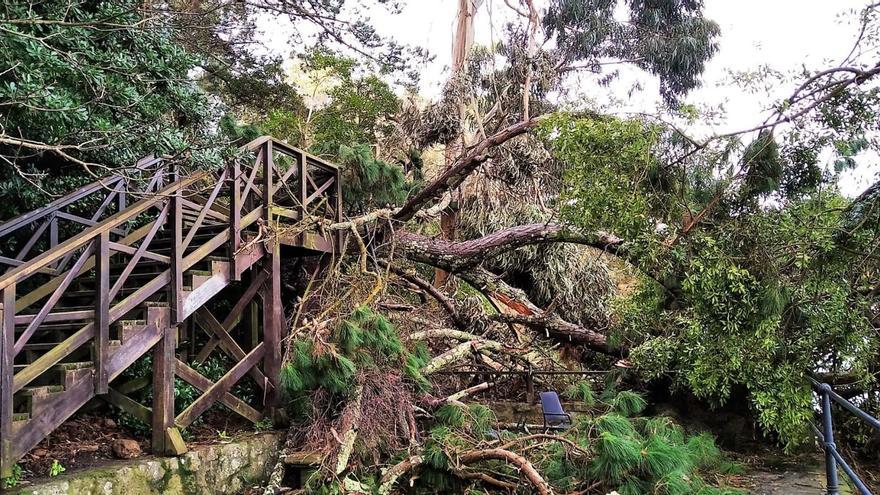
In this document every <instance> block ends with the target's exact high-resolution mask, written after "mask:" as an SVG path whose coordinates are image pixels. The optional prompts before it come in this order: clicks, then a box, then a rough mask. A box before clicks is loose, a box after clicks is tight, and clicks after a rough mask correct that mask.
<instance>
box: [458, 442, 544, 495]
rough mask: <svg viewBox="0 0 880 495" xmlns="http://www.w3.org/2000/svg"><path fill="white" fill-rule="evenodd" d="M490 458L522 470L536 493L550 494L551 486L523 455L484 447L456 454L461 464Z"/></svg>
mask: <svg viewBox="0 0 880 495" xmlns="http://www.w3.org/2000/svg"><path fill="white" fill-rule="evenodd" d="M490 459H497V460H501V461H507V462H509V463H511V464H513V465H514V466H516V467H517V468H518V469H519V470H520V472H522V473H523V474H524V475H525V477H526V479H527V480H529V482H530V483H531V484H532V486H534V487H535V490H536V492H537V493H540V494H541V495H552V494H553V488H551V487H550V485H549V484H548V483H547V482H546V481H544V478H543V477H542V476H541V474H540V473H538V471H537V470H536V469H535V467H534V466H532V463H531V462H529V460H528V459H526V458H525V457H523V456H521V455H519V454H516V453H513V452H511V451H509V450H504V449H484V450H470V451H467V452H465V453H463V454H461V455H460V456H458V460H459V461H460V462H461V463H462V464H473V463H475V462H480V461H486V460H490Z"/></svg>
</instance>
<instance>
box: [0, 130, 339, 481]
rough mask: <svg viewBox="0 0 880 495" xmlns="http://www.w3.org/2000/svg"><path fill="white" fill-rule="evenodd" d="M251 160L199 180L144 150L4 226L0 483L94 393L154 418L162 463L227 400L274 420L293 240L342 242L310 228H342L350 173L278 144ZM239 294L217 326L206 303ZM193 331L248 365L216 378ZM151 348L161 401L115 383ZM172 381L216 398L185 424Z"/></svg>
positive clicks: (0, 234)
mask: <svg viewBox="0 0 880 495" xmlns="http://www.w3.org/2000/svg"><path fill="white" fill-rule="evenodd" d="M242 153H243V155H244V156H245V157H246V158H245V159H240V160H234V161H233V162H231V163H230V164H229V165H228V166H227V167H226V168H224V169H223V170H221V171H219V172H217V173H208V172H195V173H191V174H187V175H182V174H180V173H179V172H178V164H177V163H174V162H172V161H171V160H169V159H166V158H161V157H147V158H144V159H142V160H141V161H139V162H138V163H137V164H136V166H135V167H133V168H132V169H131V170H126V171H125V174H126V175H116V176H111V177H106V178H104V179H102V180H100V181H98V182H96V183H93V184H88V185H86V186H83V187H81V188H79V189H77V190H76V191H73V192H72V193H70V194H68V195H67V196H65V197H63V198H59V199H58V200H55V201H53V202H52V203H50V204H48V205H46V206H45V207H43V208H40V209H38V210H34V211H32V212H28V213H26V214H24V215H21V216H19V217H17V218H14V219H12V220H10V221H8V222H6V223H3V224H0V269H3V266H4V265H5V267H6V268H5V273H4V274H2V275H0V291H2V299H0V303H2V306H0V476H8V475H9V474H10V473H11V469H12V466H13V465H14V463H15V462H16V461H17V460H18V459H19V458H21V457H22V456H23V455H24V454H26V453H27V452H28V451H29V450H30V449H32V448H33V447H34V446H35V445H36V444H37V443H39V442H40V441H41V440H42V439H44V438H45V437H46V436H47V435H49V434H50V433H51V432H52V431H53V430H54V429H56V428H58V426H59V425H61V423H63V422H64V421H65V420H66V419H67V418H69V417H70V416H71V415H73V414H74V413H76V412H77V411H78V410H79V409H80V408H81V407H83V406H84V405H85V404H86V403H87V402H89V401H91V400H93V399H94V398H96V397H98V398H101V399H104V400H106V401H107V402H110V403H112V404H114V405H116V406H118V407H121V408H123V409H124V410H126V411H129V412H131V413H132V414H134V415H135V416H136V417H139V418H141V419H144V420H145V421H150V422H151V423H152V426H153V449H154V451H156V452H157V453H162V454H179V453H182V452H183V451H185V445H183V443H182V440H181V439H180V434H179V428H185V427H187V426H189V425H190V424H191V423H192V422H193V421H195V419H197V418H198V416H199V415H201V414H202V413H204V412H205V411H206V410H207V409H208V408H210V406H211V405H213V404H215V403H222V404H223V405H225V406H226V407H228V408H229V409H231V410H233V411H235V412H237V413H239V414H241V415H242V416H244V417H246V418H247V419H249V420H251V421H255V422H256V421H259V420H260V419H261V418H263V417H264V415H265V414H271V413H272V410H273V407H274V406H275V405H276V397H275V388H276V386H277V380H278V373H279V367H280V356H281V349H280V342H281V337H282V335H281V331H282V330H281V327H282V324H283V322H282V317H283V311H282V307H281V296H280V256H281V255H282V246H291V247H290V248H285V251H284V252H285V253H292V254H294V255H300V254H320V253H328V252H334V251H335V250H337V249H338V246H339V245H340V239H339V237H338V236H336V235H329V234H326V233H323V232H317V231H315V230H313V229H309V228H306V227H303V225H304V223H305V222H301V220H303V219H305V218H307V217H308V218H309V219H314V218H326V219H329V220H334V221H338V220H340V219H341V213H342V211H341V210H342V203H341V188H340V182H339V180H340V176H339V170H338V169H337V168H336V167H335V166H333V165H331V164H328V163H325V162H323V161H321V160H319V159H317V158H315V157H313V156H310V155H308V154H307V153H305V152H303V151H301V150H298V149H295V148H292V147H290V146H287V145H285V144H284V143H280V142H278V141H275V140H273V139H272V138H269V137H263V138H259V139H257V140H255V141H253V142H251V143H249V144H247V145H245V146H244V147H243V148H242ZM310 224H314V222H310ZM242 279H244V281H243V282H244V283H237V282H239V281H242ZM226 289H229V290H231V291H238V292H237V293H236V297H237V300H236V301H235V303H234V304H233V307H232V309H231V310H230V311H229V313H228V314H227V315H226V316H225V317H224V318H223V319H222V320H220V319H218V318H217V317H216V316H215V315H213V314H212V313H211V312H210V311H209V310H207V309H206V306H205V305H206V303H208V302H209V301H211V300H212V299H213V298H215V296H217V295H218V294H219V293H220V292H221V291H224V290H226ZM260 301H262V302H261V303H260ZM258 304H261V307H262V313H263V318H262V324H261V325H259V324H258V323H255V321H251V322H250V324H251V325H252V326H255V328H252V329H251V330H252V332H250V335H252V336H254V335H256V336H258V340H254V338H251V340H250V341H249V342H245V339H242V338H235V337H234V336H233V335H232V334H233V329H234V328H235V327H236V325H238V324H240V323H241V321H242V320H243V318H242V314H243V313H244V311H245V310H246V309H247V308H251V310H252V311H253V314H254V315H256V314H257V305H258ZM252 320H255V318H252ZM188 327H200V328H202V329H203V330H204V331H205V332H206V333H208V334H209V335H210V336H211V339H210V341H209V342H208V344H209V345H210V346H213V347H210V348H208V347H209V346H206V349H203V351H204V352H203V353H200V354H203V355H206V354H208V353H210V352H213V349H215V348H217V349H220V350H221V351H222V352H225V353H226V354H228V355H229V356H230V357H231V358H232V361H233V362H234V363H235V364H234V365H233V366H232V368H231V369H230V370H228V372H227V373H226V375H224V376H223V377H222V378H220V379H219V380H217V381H216V382H212V381H211V380H209V379H207V378H206V377H204V376H202V375H200V374H198V373H197V372H196V371H195V370H193V369H192V368H191V367H190V366H189V365H188V364H187V363H185V362H184V361H182V360H181V359H178V356H177V354H176V352H175V349H176V345H177V341H178V331H179V330H180V329H182V328H188ZM256 327H259V328H256ZM147 352H153V378H152V387H153V398H154V399H153V404H152V405H151V406H152V407H147V406H145V405H142V404H137V403H136V402H135V401H133V400H132V399H130V398H129V397H127V396H126V395H125V394H124V393H122V392H120V391H118V390H116V389H115V388H114V387H116V384H114V380H115V379H116V378H117V377H119V376H120V374H122V372H123V371H125V370H126V368H128V367H130V366H131V365H132V364H133V363H134V362H135V361H136V360H137V359H138V358H140V357H141V356H143V355H144V354H146V353H147ZM246 375H250V376H251V377H252V378H254V381H255V382H256V383H257V385H258V386H260V387H261V388H262V389H263V391H264V393H263V396H264V400H263V403H261V404H247V403H245V402H244V401H242V400H241V399H239V398H237V397H235V396H234V395H232V394H231V393H230V390H231V389H232V386H233V385H235V384H236V383H237V382H238V381H239V380H240V379H242V378H243V377H244V376H246ZM175 376H177V377H179V378H181V379H183V380H185V381H187V382H189V383H191V384H192V385H193V386H194V387H196V388H197V389H199V390H201V391H202V392H203V394H202V395H201V396H200V397H199V398H198V399H196V401H195V402H194V403H193V404H192V405H190V406H189V407H187V408H186V409H185V410H184V411H182V412H181V413H180V414H178V415H177V416H175V415H174V394H173V386H174V378H175ZM258 408H259V409H258Z"/></svg>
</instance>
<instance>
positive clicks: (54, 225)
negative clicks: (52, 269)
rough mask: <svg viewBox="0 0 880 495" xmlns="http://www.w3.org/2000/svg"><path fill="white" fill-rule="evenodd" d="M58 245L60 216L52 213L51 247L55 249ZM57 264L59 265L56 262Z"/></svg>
mask: <svg viewBox="0 0 880 495" xmlns="http://www.w3.org/2000/svg"><path fill="white" fill-rule="evenodd" d="M57 245H58V218H57V217H56V216H55V214H54V213H53V214H52V223H50V224H49V249H55V246H57ZM55 266H58V264H57V263H56V264H55Z"/></svg>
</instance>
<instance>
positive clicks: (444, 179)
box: [393, 117, 541, 222]
mask: <svg viewBox="0 0 880 495" xmlns="http://www.w3.org/2000/svg"><path fill="white" fill-rule="evenodd" d="M540 121H541V117H534V118H531V119H529V120H525V121H522V122H518V123H516V124H513V125H511V126H509V127H506V128H504V129H502V130H500V131H498V132H496V133H495V134H493V135H491V136H489V137H487V138H486V139H483V140H482V141H480V142H478V143H476V144H475V145H473V146H471V147H469V148H468V149H467V150H466V151H465V153H464V155H462V156H460V157H459V158H458V159H457V160H455V161H454V162H453V163H452V165H451V166H450V167H448V168H447V169H446V170H445V171H444V172H443V173H442V174H440V176H438V177H437V178H436V179H434V180H433V181H431V183H430V184H428V185H427V186H425V187H424V188H423V189H422V190H421V191H419V192H418V193H416V195H415V196H413V197H412V198H410V199H409V201H407V202H406V204H405V205H403V207H402V208H401V209H400V210H398V211H397V212H396V213H395V214H394V216H393V218H394V219H395V220H399V221H401V222H406V221H409V220H411V219H412V218H413V217H414V216H415V215H416V212H418V211H419V210H420V209H422V208H423V207H424V206H425V205H427V204H428V203H430V202H431V201H434V200H436V199H437V198H439V197H440V196H442V195H443V193H445V192H446V191H449V190H450V189H454V188H456V187H458V186H459V185H460V184H461V183H462V182H464V180H465V179H466V178H467V176H468V175H470V174H471V173H472V172H473V171H474V170H476V169H477V167H479V166H480V164H481V163H483V162H485V161H486V160H488V159H489V156H490V155H489V150H490V149H491V148H493V147H495V146H498V145H499V144H502V143H505V142H507V141H509V140H510V139H513V138H514V137H516V136H519V135H521V134H524V133H526V132H528V131H529V130H530V129H532V128H533V127H535V126H536V125H538V122H540Z"/></svg>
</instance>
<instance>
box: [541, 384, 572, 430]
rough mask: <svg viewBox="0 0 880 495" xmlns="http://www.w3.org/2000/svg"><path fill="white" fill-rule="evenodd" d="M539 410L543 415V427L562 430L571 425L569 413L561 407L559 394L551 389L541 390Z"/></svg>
mask: <svg viewBox="0 0 880 495" xmlns="http://www.w3.org/2000/svg"><path fill="white" fill-rule="evenodd" d="M541 410H542V413H543V415H544V429H545V430H548V429H555V430H564V429H566V428H569V427H570V426H571V414H568V413H567V412H565V410H564V409H562V402H560V401H559V394H557V393H556V392H553V391H549V392H541Z"/></svg>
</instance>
